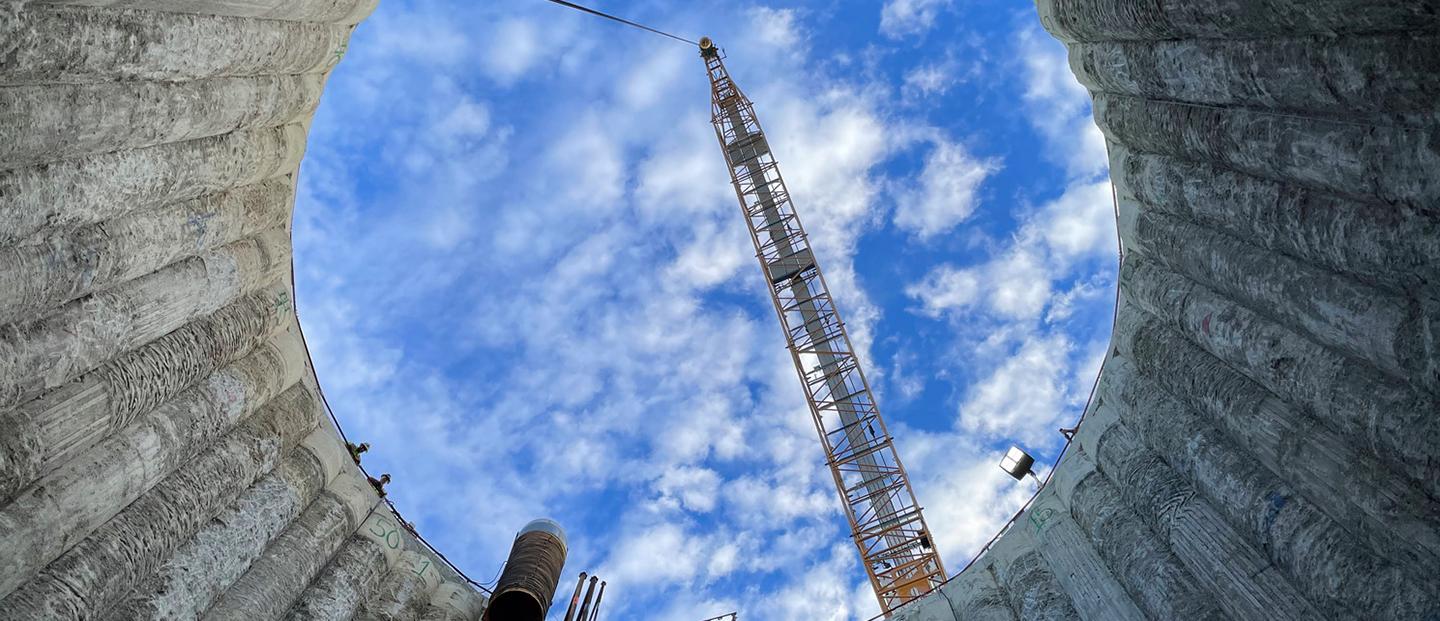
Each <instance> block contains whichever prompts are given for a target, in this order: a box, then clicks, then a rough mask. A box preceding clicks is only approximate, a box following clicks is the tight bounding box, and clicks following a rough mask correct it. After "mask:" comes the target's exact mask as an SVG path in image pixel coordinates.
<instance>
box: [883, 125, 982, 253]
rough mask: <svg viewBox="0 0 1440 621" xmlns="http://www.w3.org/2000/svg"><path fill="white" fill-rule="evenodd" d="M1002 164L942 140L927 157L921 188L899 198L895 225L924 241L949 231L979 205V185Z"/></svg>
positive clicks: (921, 175)
mask: <svg viewBox="0 0 1440 621" xmlns="http://www.w3.org/2000/svg"><path fill="white" fill-rule="evenodd" d="M999 168H1000V164H999V162H998V161H996V160H994V159H981V158H977V157H975V156H973V155H971V154H970V153H969V152H968V151H966V150H965V148H964V147H963V146H961V145H959V144H956V143H953V142H949V141H946V140H939V141H937V142H936V144H935V147H934V148H933V149H932V150H931V151H930V154H929V156H928V157H926V158H925V167H924V170H922V171H921V173H920V183H919V188H918V189H917V190H916V191H914V192H911V193H909V194H906V195H903V196H901V197H900V198H899V199H897V205H896V209H895V226H897V227H899V228H901V229H904V230H907V231H910V232H912V233H915V234H916V235H918V236H919V237H920V238H921V239H927V238H930V237H933V236H935V235H937V234H939V233H944V232H948V231H949V230H950V229H952V228H954V226H955V225H957V224H959V223H961V222H963V221H964V220H965V219H966V218H968V217H970V214H971V213H973V212H974V211H975V207H976V206H977V205H978V204H979V198H978V197H977V196H976V194H977V192H978V191H979V188H980V184H981V183H983V182H984V181H985V178H986V177H989V176H990V175H991V174H992V173H994V172H995V171H997V170H999Z"/></svg>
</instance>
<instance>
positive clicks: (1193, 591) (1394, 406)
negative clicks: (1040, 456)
mask: <svg viewBox="0 0 1440 621" xmlns="http://www.w3.org/2000/svg"><path fill="white" fill-rule="evenodd" d="M1037 4H1038V9H1039V13H1040V19H1041V21H1042V23H1043V24H1044V26H1045V28H1046V29H1047V30H1049V31H1050V33H1051V34H1052V35H1054V36H1055V37H1057V38H1059V39H1060V40H1061V41H1063V42H1064V43H1065V44H1066V45H1067V47H1068V48H1069V52H1070V67H1071V69H1072V71H1073V72H1074V73H1075V76H1076V77H1077V78H1078V79H1079V80H1080V82H1081V83H1082V84H1084V85H1085V86H1086V87H1087V88H1089V89H1090V92H1091V93H1092V95H1093V96H1094V103H1095V106H1094V108H1095V119H1096V121H1097V123H1098V124H1099V126H1100V128H1101V130H1102V131H1103V132H1104V134H1105V137H1106V139H1107V144H1108V146H1109V149H1110V168H1111V174H1112V178H1113V181H1114V186H1115V190H1116V195H1117V198H1118V209H1119V213H1118V214H1117V216H1118V220H1119V224H1120V226H1119V230H1120V237H1121V244H1122V246H1123V251H1122V268H1121V273H1120V304H1119V311H1118V316H1117V319H1116V326H1115V333H1114V335H1113V337H1112V344H1111V350H1110V352H1109V356H1108V358H1107V359H1106V361H1105V364H1104V367H1103V370H1102V372H1101V377H1100V384H1099V387H1098V390H1097V393H1096V397H1095V399H1094V400H1093V401H1092V403H1091V404H1090V406H1089V408H1088V409H1087V411H1086V414H1085V419H1084V421H1083V423H1082V424H1081V426H1080V429H1079V432H1078V434H1077V435H1076V437H1075V441H1074V443H1073V444H1072V445H1071V446H1070V447H1069V449H1068V451H1067V452H1066V453H1065V455H1064V456H1063V458H1062V459H1061V460H1060V462H1059V463H1058V465H1057V466H1056V469H1055V474H1054V476H1053V478H1052V479H1051V480H1050V482H1049V484H1048V486H1047V487H1046V488H1045V489H1044V490H1043V491H1042V492H1041V493H1040V494H1039V496H1038V497H1037V498H1036V500H1035V501H1034V503H1033V504H1032V505H1031V506H1030V507H1029V508H1028V510H1026V511H1024V512H1022V513H1021V514H1020V515H1019V516H1017V519H1016V520H1015V522H1014V523H1013V524H1012V525H1011V526H1010V527H1009V528H1008V529H1007V531H1006V532H1005V533H1004V534H1003V535H1002V536H1001V537H1000V539H999V541H998V542H997V543H996V544H995V545H994V547H993V548H991V549H990V550H989V551H987V552H986V553H985V554H984V555H983V556H982V557H981V558H980V559H979V560H978V562H976V563H975V564H974V565H973V566H971V567H970V568H969V569H968V570H967V571H965V572H963V573H962V574H961V575H960V576H959V577H958V578H956V579H955V580H953V581H952V582H950V583H949V584H947V585H946V586H945V587H943V588H942V589H941V591H942V592H941V593H937V594H934V595H932V596H931V597H929V598H927V599H925V600H922V601H919V602H917V603H916V604H915V605H914V606H911V607H909V608H907V609H904V613H903V614H901V615H900V618H904V619H909V620H912V621H919V620H932V621H933V620H942V619H943V620H950V619H1075V618H1079V619H1100V620H1123V619H1225V618H1234V619H1297V620H1298V619H1437V618H1440V579H1437V578H1436V576H1437V575H1440V574H1437V569H1440V503H1437V498H1440V403H1437V390H1440V374H1437V366H1440V355H1437V346H1440V2H1436V1H1435V0H1422V1H1408V2H1406V1H1396V0H1381V1H1378V2H1377V1H1374V0H1364V1H1362V0H1316V1H1311V2H1290V1H1288V0H1222V1H1215V0H1167V1H1165V2H1135V1H1134V0H1040V1H1039V2H1038V3H1037Z"/></svg>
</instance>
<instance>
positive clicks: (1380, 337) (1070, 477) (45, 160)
mask: <svg viewBox="0 0 1440 621" xmlns="http://www.w3.org/2000/svg"><path fill="white" fill-rule="evenodd" d="M374 4H375V3H374V0H283V1H282V0H193V1H182V0H32V1H29V2H23V1H22V2H10V3H5V4H4V5H3V8H0V59H5V60H4V61H3V62H0V110H4V111H5V113H4V114H0V290H4V291H5V292H6V293H7V295H6V296H5V297H4V299H0V426H3V428H4V429H5V430H6V433H5V434H4V435H3V436H0V530H3V531H4V532H5V533H6V534H5V535H4V537H3V538H0V619H31V618H61V619H96V618H105V619H116V620H119V619H140V618H152V619H165V618H196V617H202V616H203V617H207V618H220V619H224V618H244V619H252V618H279V617H284V616H287V615H297V616H305V617H323V618H362V619H467V620H472V621H473V620H474V619H477V618H478V617H479V615H480V614H481V612H482V610H483V608H484V605H485V599H484V597H483V595H481V594H480V593H479V592H477V591H475V590H474V589H473V588H471V587H470V586H469V585H468V584H466V583H465V582H463V581H462V580H461V579H460V578H459V577H458V576H457V575H455V574H454V573H453V571H451V570H449V569H448V568H447V567H445V565H444V564H443V563H442V562H441V561H440V560H439V559H438V558H436V557H435V556H434V555H433V553H431V552H429V551H428V550H426V549H425V548H424V546H423V545H421V544H420V543H419V542H418V541H417V540H415V538H414V536H413V535H412V534H410V533H409V532H408V531H407V530H406V529H405V528H403V527H402V526H403V525H401V524H400V523H399V520H398V518H397V517H396V516H394V515H393V513H391V512H390V511H389V509H388V508H387V507H386V506H385V505H383V504H381V503H380V502H379V498H378V497H377V496H376V495H375V494H374V492H373V490H372V489H371V488H370V486H369V485H368V484H367V483H366V482H365V481H364V480H363V478H362V477H361V474H360V473H359V471H358V469H356V468H355V467H354V466H353V464H352V463H351V461H350V459H349V456H348V454H347V453H346V451H345V448H344V447H343V445H342V444H341V440H340V438H339V435H338V431H337V430H336V429H335V428H334V427H333V425H332V424H331V422H330V421H329V419H328V416H326V413H325V412H324V409H323V404H322V403H321V401H320V399H319V387H318V385H317V384H316V381H315V376H314V373H313V370H312V369H311V368H310V365H309V360H308V354H307V352H305V351H304V347H303V342H302V341H301V339H300V337H299V334H298V332H297V320H296V318H295V309H294V306H293V302H292V299H291V294H290V291H291V287H292V283H291V282H290V280H289V278H290V277H289V274H288V269H287V268H288V266H289V263H290V261H291V249H290V242H289V239H288V223H289V221H290V217H291V213H290V210H291V206H292V203H293V194H294V182H295V174H296V172H297V170H298V167H299V163H300V158H301V156H302V155H303V153H304V148H305V140H306V126H307V125H308V122H309V118H310V115H311V114H312V113H313V111H314V108H315V106H316V104H317V102H318V100H319V96H320V93H321V91H322V89H323V86H324V81H325V79H326V76H327V75H328V72H329V71H330V70H332V69H333V68H334V66H335V64H336V63H337V62H339V60H340V58H341V57H342V56H343V53H344V51H345V48H346V45H347V44H348V39H349V34H350V32H351V29H352V28H353V26H354V24H356V23H357V22H359V21H360V20H361V19H363V18H364V16H365V15H367V14H368V13H369V11H370V10H372V9H373V8H374ZM1037 8H1038V11H1039V15H1040V17H1041V21H1042V23H1043V24H1044V25H1045V26H1046V28H1047V29H1048V30H1049V31H1050V32H1051V33H1052V34H1054V35H1055V36H1056V37H1058V38H1060V39H1061V40H1062V41H1065V42H1066V43H1067V45H1068V46H1069V48H1070V51H1071V59H1070V60H1071V68H1072V70H1073V71H1074V72H1075V74H1076V75H1077V77H1078V78H1079V79H1080V80H1081V82H1082V83H1083V84H1084V85H1085V86H1087V87H1088V88H1089V89H1091V92H1092V94H1093V95H1094V97H1095V113H1096V119H1097V122H1098V124H1099V125H1100V127H1101V129H1102V131H1103V132H1104V133H1105V136H1106V139H1107V144H1108V146H1109V147H1110V154H1111V170H1112V177H1113V181H1114V183H1115V187H1116V196H1117V199H1118V209H1119V216H1120V230H1121V237H1122V246H1123V248H1124V257H1123V265H1122V268H1121V274H1120V289H1121V304H1120V309H1119V310H1118V317H1117V322H1116V332H1115V334H1114V336H1113V346H1112V348H1111V351H1110V352H1109V356H1108V357H1107V359H1106V362H1105V364H1104V367H1103V371H1102V378H1101V382H1100V389H1099V391H1098V392H1097V397H1096V399H1095V400H1094V402H1093V403H1092V404H1091V405H1090V408H1089V410H1088V411H1087V413H1086V419H1085V422H1084V423H1083V424H1082V425H1081V427H1080V430H1079V432H1078V434H1077V436H1076V439H1075V443H1074V444H1073V445H1072V446H1071V448H1070V450H1069V451H1068V452H1067V453H1066V455H1065V457H1064V458H1063V459H1062V460H1061V462H1060V463H1059V464H1058V465H1057V468H1056V470H1055V475H1054V477H1053V478H1052V480H1051V481H1050V484H1049V485H1048V486H1047V487H1046V489H1045V490H1044V491H1043V492H1042V493H1041V494H1040V495H1039V496H1037V498H1036V499H1035V501H1034V502H1033V503H1032V504H1031V505H1030V506H1029V507H1028V508H1027V509H1026V511H1024V512H1023V513H1022V514H1021V515H1019V516H1017V519H1016V522H1015V523H1014V525H1013V526H1012V527H1010V528H1009V530H1008V531H1007V532H1006V534H1005V535H1004V536H1003V537H1001V538H1000V539H999V541H998V542H997V543H996V544H995V545H994V546H993V547H992V548H991V549H989V550H988V551H987V552H986V553H985V555H983V556H982V557H981V559H980V560H979V561H978V562H977V563H976V564H975V565H973V566H972V567H970V568H969V569H968V570H967V571H965V572H963V573H961V574H960V575H958V576H957V577H956V578H955V579H953V580H952V581H951V582H949V583H947V584H946V585H945V586H944V587H942V589H941V592H940V593H937V594H934V595H932V596H930V597H928V598H925V599H922V600H920V601H918V602H915V603H914V604H913V605H910V606H907V607H905V608H903V609H902V611H901V613H900V614H899V615H897V618H906V619H916V620H918V619H929V620H951V619H1104V620H1109V619H1170V618H1187V619H1188V618H1252V617H1256V616H1259V615H1262V614H1265V615H1267V616H1270V617H1274V618H1303V619H1310V618H1334V619H1348V618H1355V619H1430V618H1436V617H1437V615H1440V586H1437V583H1436V582H1435V580H1434V579H1433V576H1434V575H1435V574H1436V571H1437V569H1440V517H1437V516H1440V443H1437V442H1435V440H1434V439H1435V438H1436V437H1437V436H1440V416H1437V415H1436V412H1440V398H1437V395H1440V104H1437V101H1440V67H1437V63H1440V58H1437V51H1436V50H1437V49H1440V48H1437V45H1436V43H1437V42H1440V1H1437V0H1419V1H1415V0H1407V1H1402V0H1381V1H1379V2H1376V1H1374V0H1316V1H1312V2H1305V3H1297V2H1294V1H1293V0H1246V1H1243V2H1242V1H1227V2H1215V1H1213V0H1164V1H1163V2H1153V3H1148V4H1137V3H1135V2H1133V0H1039V1H1038V2H1037ZM196 222H201V223H203V226H196V224H195V223H196ZM213 481H223V482H224V483H223V484H221V485H210V484H209V483H210V482H213ZM132 533H144V536H138V537H137V536H131V534H132Z"/></svg>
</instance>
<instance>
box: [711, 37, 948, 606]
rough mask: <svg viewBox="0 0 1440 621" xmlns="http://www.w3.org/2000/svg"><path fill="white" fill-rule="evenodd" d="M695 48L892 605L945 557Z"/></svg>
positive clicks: (800, 366)
mask: <svg viewBox="0 0 1440 621" xmlns="http://www.w3.org/2000/svg"><path fill="white" fill-rule="evenodd" d="M707 44H709V47H706V45H707ZM701 56H702V58H704V60H705V65H706V69H707V70H708V72H709V77H710V94H711V112H712V117H711V122H712V124H713V125H714V126H715V136H716V138H717V139H718V140H719V141H720V147H721V150H722V151H723V152H724V154H725V162H726V164H727V167H728V168H729V170H730V176H731V182H732V184H733V186H734V188H735V194H736V196H737V197H738V198H739V199H740V208H741V212H742V214H743V215H744V218H745V223H746V226H747V227H748V229H749V231H750V239H751V241H752V242H754V245H755V255H756V257H757V258H758V259H759V261H760V267H761V270H762V272H763V274H764V277H765V280H766V283H767V285H768V287H767V288H768V289H769V291H770V297H771V301H772V302H774V305H775V312H776V314H777V315H778V316H779V319H780V326H781V328H782V330H783V331H784V334H785V340H786V345H787V348H788V349H789V351H790V355H791V358H792V360H793V361H794V363H795V370H796V372H797V373H798V374H799V376H800V383H801V385H802V386H803V387H804V389H805V397H806V401H807V402H808V404H809V408H810V414H811V417H812V418H813V422H814V423H815V430H816V431H817V432H818V433H819V435H820V443H821V445H822V447H823V448H824V450H825V461H826V465H827V466H828V467H829V468H830V472H831V474H832V475H833V477H834V479H835V487H836V489H837V491H838V492H839V494H840V499H841V503H842V505H843V506H844V508H845V516H846V518H847V520H848V521H849V523H850V532H851V536H852V538H853V539H854V541H855V546H856V548H858V550H859V552H860V557H861V560H862V563H863V565H864V566H865V570H866V572H867V574H868V575H869V578H870V583H871V586H872V587H874V589H875V595H876V598H877V599H878V600H879V601H880V608H881V610H882V611H884V612H886V613H888V612H889V611H891V610H893V609H894V608H896V607H897V606H899V605H901V604H903V603H905V602H906V601H909V600H911V599H914V598H915V597H918V596H920V595H923V594H924V593H927V592H929V591H930V590H931V589H933V588H935V587H936V586H939V585H940V583H941V582H944V580H945V568H944V565H943V564H942V563H941V561H940V556H939V554H938V553H937V552H936V550H935V548H934V546H933V544H932V543H931V540H930V531H929V529H928V528H927V526H926V524H925V518H924V515H923V514H922V513H921V510H920V505H919V504H918V503H917V502H916V500H915V492H914V490H913V489H912V488H911V486H910V480H909V477H908V476H907V475H906V474H905V468H904V466H903V465H901V463H900V457H899V455H898V454H897V453H896V451H895V446H894V444H893V442H892V438H891V437H890V434H889V432H888V431H887V429H886V427H885V421H884V419H882V418H881V416H880V410H879V407H878V406H877V405H876V403H875V398H874V395H873V394H872V392H871V390H870V385H869V383H868V382H867V381H866V380H865V373H864V371H863V370H862V369H861V367H860V360H859V358H858V357H857V356H856V353H855V349H854V347H853V346H852V345H851V343H850V336H849V334H848V333H847V332H846V330H845V324H844V322H842V321H841V319H840V312H839V310H838V309H837V308H836V307H835V301H834V299H833V298H832V297H831V295H830V289H829V287H828V286H827V285H826V284H825V279H824V277H823V275H822V274H821V272H820V266H819V264H818V263H817V261H816V259H815V253H814V251H813V250H812V249H811V247H810V242H809V239H808V238H807V236H806V234H805V229H804V227H803V226H801V224H800V217H799V215H798V214H796V212H795V208H794V205H793V204H792V203H791V200H790V193H789V191H788V190H787V189H786V187H785V180H784V178H782V177H781V175H780V167H779V165H778V164H777V163H776V161H775V158H774V156H773V155H772V154H771V151H770V145H769V141H768V140H767V139H766V137H765V132H764V131H763V130H762V129H761V127H760V122H759V120H758V119H757V118H756V116H755V109H754V105H753V104H752V103H751V102H750V100H749V99H748V98H747V97H745V95H744V93H742V92H741V91H740V89H739V88H738V87H737V86H736V85H735V83H734V81H733V80H731V79H730V75H729V73H728V71H727V70H726V69H725V64H724V62H723V55H722V54H721V53H720V52H719V50H718V49H717V48H715V47H714V46H713V44H710V43H709V41H708V39H702V40H701Z"/></svg>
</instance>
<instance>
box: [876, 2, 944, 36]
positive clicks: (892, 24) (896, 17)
mask: <svg viewBox="0 0 1440 621" xmlns="http://www.w3.org/2000/svg"><path fill="white" fill-rule="evenodd" d="M948 6H950V0H886V1H885V6H884V7H882V8H881V9H880V32H881V33H883V34H884V35H885V36H887V37H890V38H892V39H899V38H901V37H907V36H916V35H922V34H925V33H926V32H927V31H929V30H930V27H931V26H933V25H934V24H935V18H936V17H937V16H938V15H939V14H940V11H941V10H943V9H945V8H946V7H948Z"/></svg>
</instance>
